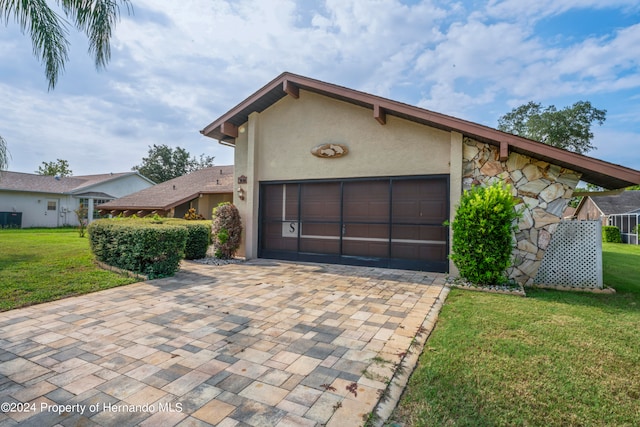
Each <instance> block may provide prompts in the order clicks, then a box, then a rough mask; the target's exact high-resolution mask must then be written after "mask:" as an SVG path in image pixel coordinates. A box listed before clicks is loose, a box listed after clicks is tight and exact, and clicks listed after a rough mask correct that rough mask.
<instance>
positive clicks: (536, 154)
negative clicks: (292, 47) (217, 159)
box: [200, 72, 640, 189]
mask: <svg viewBox="0 0 640 427" xmlns="http://www.w3.org/2000/svg"><path fill="white" fill-rule="evenodd" d="M300 90H305V91H309V92H314V93H317V94H320V95H324V96H327V97H330V98H333V99H337V100H340V101H344V102H348V103H350V104H354V105H358V106H361V107H363V108H368V109H371V110H372V118H374V119H376V120H377V121H378V122H380V123H381V124H382V125H384V123H385V121H386V116H395V117H400V118H402V119H406V120H410V121H413V122H416V123H421V124H424V125H427V126H431V127H434V128H438V129H442V130H446V131H456V132H460V133H462V134H463V135H464V136H468V137H470V138H473V139H476V140H479V141H481V142H486V143H489V144H493V145H498V146H500V147H501V150H500V151H501V153H502V154H506V153H507V152H508V151H513V152H516V153H520V154H524V155H527V156H530V157H533V158H536V159H540V160H543V161H546V162H549V163H553V164H557V165H560V166H562V167H565V168H568V169H572V170H574V171H577V172H580V173H582V180H584V181H586V182H589V183H592V184H596V185H598V186H601V187H604V188H609V189H617V188H624V187H628V186H630V185H635V184H640V171H637V170H634V169H630V168H626V167H623V166H620V165H616V164H613V163H608V162H605V161H602V160H598V159H595V158H593V157H588V156H584V155H581V154H577V153H572V152H569V151H566V150H563V149H560V148H556V147H552V146H550V145H546V144H543V143H541V142H537V141H533V140H530V139H526V138H522V137H519V136H515V135H511V134H509V133H505V132H501V131H499V130H496V129H493V128H490V127H488V126H483V125H480V124H478V123H473V122H469V121H466V120H462V119H458V118H456V117H452V116H447V115H444V114H440V113H436V112H433V111H429V110H425V109H423V108H419V107H415V106H412V105H408V104H404V103H401V102H397V101H392V100H390V99H386V98H382V97H379V96H375V95H371V94H368V93H364V92H360V91H357V90H353V89H349V88H346V87H343V86H337V85H334V84H331V83H325V82H322V81H319V80H314V79H310V78H308V77H303V76H299V75H296V74H292V73H288V72H285V73H282V74H281V75H279V76H278V77H276V78H275V79H274V80H272V81H271V82H269V83H267V85H265V86H264V87H263V88H261V89H259V90H258V91H257V92H255V93H254V94H253V95H251V96H249V97H248V98H247V99H245V100H244V101H242V102H241V103H240V104H238V105H236V106H235V107H234V108H232V109H231V110H229V111H228V112H226V113H225V114H223V115H222V116H221V117H219V118H218V119H216V120H215V121H213V122H212V123H210V124H209V125H208V126H206V127H205V128H204V129H203V130H201V131H200V133H202V134H203V135H205V136H208V137H211V138H214V139H217V140H219V141H221V142H225V143H230V144H234V143H235V138H236V137H237V136H238V126H240V125H242V124H243V123H246V122H247V120H248V118H249V114H251V113H253V112H262V111H264V110H266V109H267V108H269V107H270V106H271V105H273V104H275V103H276V102H277V101H279V100H280V99H282V98H284V97H285V96H287V95H289V96H292V97H294V98H298V97H299V95H300ZM507 150H508V151H507Z"/></svg>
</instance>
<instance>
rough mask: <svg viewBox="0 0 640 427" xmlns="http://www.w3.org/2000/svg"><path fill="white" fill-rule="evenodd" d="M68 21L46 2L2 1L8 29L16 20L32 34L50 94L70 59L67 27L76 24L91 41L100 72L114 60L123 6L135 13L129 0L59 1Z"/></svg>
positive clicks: (0, 2) (40, 0) (91, 47)
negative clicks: (113, 47) (113, 37)
mask: <svg viewBox="0 0 640 427" xmlns="http://www.w3.org/2000/svg"><path fill="white" fill-rule="evenodd" d="M56 3H57V4H58V5H59V6H60V7H61V8H62V12H63V13H64V15H65V17H66V18H67V19H64V18H63V17H61V16H60V15H58V14H57V13H56V11H55V10H54V9H52V8H51V6H49V5H48V4H47V1H46V0H0V15H2V16H3V17H4V21H5V25H8V24H9V20H11V18H13V20H15V21H16V22H17V23H18V24H19V25H20V29H21V30H22V32H23V33H24V32H27V31H28V32H29V35H30V37H31V44H32V46H33V54H34V55H35V56H37V57H39V58H40V61H41V62H42V63H43V64H44V69H45V75H46V77H47V80H48V81H49V90H51V89H53V88H54V87H55V86H56V83H57V82H58V77H59V75H60V73H61V72H62V71H63V70H64V66H65V63H66V61H67V60H68V59H69V56H68V49H69V41H68V40H67V38H66V36H67V33H68V30H67V23H68V22H72V23H73V25H74V26H75V27H76V28H77V29H78V30H80V31H82V32H84V33H85V34H86V35H87V38H88V39H89V53H91V54H93V55H94V57H95V65H96V68H97V69H102V68H104V67H106V65H107V63H108V62H109V60H110V59H111V44H110V40H111V32H112V29H113V28H114V27H115V24H116V22H117V21H118V20H119V19H120V5H123V6H125V7H126V9H127V12H128V13H130V12H131V11H132V7H131V3H130V1H129V0H56Z"/></svg>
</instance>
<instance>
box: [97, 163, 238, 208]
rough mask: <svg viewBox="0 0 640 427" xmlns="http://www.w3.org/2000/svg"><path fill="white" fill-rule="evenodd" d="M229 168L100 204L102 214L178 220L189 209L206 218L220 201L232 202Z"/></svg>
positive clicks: (216, 168)
mask: <svg viewBox="0 0 640 427" xmlns="http://www.w3.org/2000/svg"><path fill="white" fill-rule="evenodd" d="M232 193H233V166H214V167H210V168H205V169H200V170H197V171H195V172H191V173H190V174H187V175H183V176H180V177H178V178H174V179H171V180H169V181H165V182H163V183H160V184H157V185H154V186H153V187H150V188H146V189H144V190H141V191H138V192H137V193H133V194H129V195H127V196H125V197H122V198H120V199H117V200H112V201H110V202H107V203H103V204H101V205H100V206H99V207H98V208H99V209H100V211H101V213H102V214H110V215H112V216H117V215H120V214H123V215H124V216H131V215H134V214H135V215H137V216H147V215H154V214H158V215H160V216H164V217H170V218H182V217H183V216H184V214H185V213H187V211H188V210H189V209H190V208H194V209H195V210H196V212H197V213H199V214H201V215H202V216H204V217H205V218H207V219H211V211H212V210H213V208H215V207H216V206H217V205H218V204H219V203H221V202H231V201H233V194H232Z"/></svg>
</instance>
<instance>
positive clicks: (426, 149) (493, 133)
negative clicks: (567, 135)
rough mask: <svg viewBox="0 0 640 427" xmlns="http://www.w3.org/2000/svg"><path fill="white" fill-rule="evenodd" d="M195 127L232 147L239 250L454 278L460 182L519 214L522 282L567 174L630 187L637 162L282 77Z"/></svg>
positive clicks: (560, 202) (568, 183)
mask: <svg viewBox="0 0 640 427" xmlns="http://www.w3.org/2000/svg"><path fill="white" fill-rule="evenodd" d="M201 133H202V134H203V135H205V136H208V137H210V138H213V139H216V140H218V141H219V142H220V143H221V144H224V145H229V146H232V147H234V148H235V154H234V155H235V170H234V175H235V178H234V185H235V189H234V192H233V194H234V204H235V205H236V206H237V207H238V209H239V210H240V214H241V217H242V218H243V222H244V236H243V244H242V247H241V250H242V254H243V255H244V256H246V257H247V258H249V259H251V258H256V257H261V258H275V259H285V260H301V261H319V262H330V263H344V264H354V265H369V266H381V267H391V268H403V269H417V270H425V271H435V272H452V273H454V272H455V266H454V265H453V264H452V263H451V261H450V260H449V258H448V255H449V251H450V241H451V230H450V227H448V226H447V225H445V222H446V221H451V220H453V218H454V217H455V212H456V206H457V205H458V203H459V201H460V198H461V195H462V193H463V190H464V189H468V188H471V186H472V185H476V184H490V183H492V182H496V181H500V182H505V183H508V184H510V185H511V186H512V191H513V194H514V196H516V197H517V198H518V199H519V201H520V205H519V208H521V209H522V210H523V216H522V218H521V219H520V220H519V223H518V231H517V233H516V236H515V237H516V239H517V248H516V249H515V251H514V255H515V265H514V266H513V268H511V270H510V271H509V275H510V277H512V278H513V279H514V280H517V281H518V282H520V283H523V284H530V283H533V280H534V278H535V276H536V272H537V271H538V268H539V266H540V263H541V260H542V258H543V256H544V253H545V249H546V248H547V247H548V245H549V242H550V240H551V236H552V235H553V233H554V231H555V229H556V228H557V224H558V223H559V222H560V220H561V217H562V212H563V211H564V209H565V207H566V206H567V203H568V201H569V199H570V198H571V195H572V193H573V190H574V188H575V187H576V185H577V183H578V181H579V180H583V181H586V182H591V183H594V184H596V185H599V186H602V187H605V188H610V189H616V188H623V187H627V186H630V185H634V184H638V183H640V171H637V170H633V169H630V168H626V167H623V166H619V165H615V164H611V163H608V162H604V161H602V160H598V159H595V158H592V157H587V156H584V155H580V154H576V153H571V152H568V151H565V150H562V149H559V148H555V147H552V146H549V145H545V144H542V143H539V142H536V141H532V140H528V139H525V138H521V137H518V136H514V135H511V134H508V133H503V132H500V131H498V130H495V129H492V128H489V127H487V126H483V125H480V124H477V123H473V122H469V121H466V120H462V119H458V118H455V117H451V116H447V115H443V114H439V113H436V112H433V111H429V110H425V109H422V108H418V107H415V106H412V105H407V104H404V103H401V102H397V101H393V100H390V99H386V98H382V97H379V96H374V95H371V94H367V93H363V92H360V91H356V90H353V89H349V88H346V87H342V86H337V85H334V84H330V83H326V82H322V81H319V80H315V79H311V78H308V77H303V76H299V75H295V74H291V73H288V72H285V73H283V74H281V75H279V76H278V77H276V78H275V79H274V80H272V81H271V82H269V83H267V84H266V85H265V86H264V87H262V88H261V89H259V90H258V91H257V92H255V93H254V94H252V95H251V96H249V97H248V98H247V99H245V100H244V101H242V102H240V104H238V105H237V106H235V107H233V108H232V109H230V110H229V111H227V112H226V113H224V114H223V115H222V116H220V117H219V118H217V119H215V120H214V121H213V122H212V123H210V124H209V125H207V126H206V127H205V128H204V129H203V130H202V131H201ZM241 196H242V197H241Z"/></svg>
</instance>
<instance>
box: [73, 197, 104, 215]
mask: <svg viewBox="0 0 640 427" xmlns="http://www.w3.org/2000/svg"><path fill="white" fill-rule="evenodd" d="M110 200H111V199H93V213H92V215H91V218H93V219H99V218H107V217H108V216H109V215H100V210H99V209H98V206H99V205H101V204H103V203H107V202H108V201H110ZM79 208H80V209H84V211H85V212H88V211H89V199H80V206H79ZM84 218H85V219H86V218H87V215H86V214H85V215H84Z"/></svg>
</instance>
